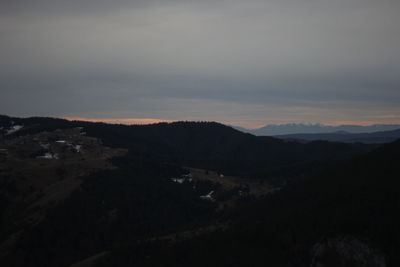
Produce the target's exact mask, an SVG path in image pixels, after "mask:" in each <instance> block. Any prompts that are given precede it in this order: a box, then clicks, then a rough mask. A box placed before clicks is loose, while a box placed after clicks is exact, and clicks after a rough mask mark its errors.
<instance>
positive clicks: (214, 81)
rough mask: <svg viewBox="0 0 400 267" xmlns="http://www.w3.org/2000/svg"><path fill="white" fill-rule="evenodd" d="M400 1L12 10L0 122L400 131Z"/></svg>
mask: <svg viewBox="0 0 400 267" xmlns="http://www.w3.org/2000/svg"><path fill="white" fill-rule="evenodd" d="M399 14H400V1H398V0H380V1H376V0H373V1H372V0H263V1H261V0H247V1H236V0H214V1H208V0H202V1H194V0H186V1H183V0H182V1H181V0H139V1H135V0H133V1H129V0H113V1H106V0H68V1H63V0H0V36H1V39H0V59H1V60H0V114H8V115H14V116H31V115H40V116H42V115H45V116H59V117H85V118H156V119H163V120H216V121H220V122H226V123H231V124H237V125H243V126H249V127H255V126H260V125H265V124H271V123H286V122H321V123H341V122H352V123H364V124H365V123H399V122H400V104H399V103H400V51H399V50H400V16H399Z"/></svg>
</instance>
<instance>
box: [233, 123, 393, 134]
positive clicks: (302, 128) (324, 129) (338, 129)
mask: <svg viewBox="0 0 400 267" xmlns="http://www.w3.org/2000/svg"><path fill="white" fill-rule="evenodd" d="M233 127H234V128H236V129H237V130H239V131H242V132H245V133H251V134H254V135H258V136H277V135H289V134H328V133H329V134H331V133H335V134H355V133H356V134H359V133H373V132H384V131H393V130H397V129H400V124H374V125H368V126H360V125H338V126H331V125H323V124H319V123H317V124H303V123H289V124H272V125H267V126H264V127H261V128H258V129H252V130H251V129H246V128H243V127H237V126H233Z"/></svg>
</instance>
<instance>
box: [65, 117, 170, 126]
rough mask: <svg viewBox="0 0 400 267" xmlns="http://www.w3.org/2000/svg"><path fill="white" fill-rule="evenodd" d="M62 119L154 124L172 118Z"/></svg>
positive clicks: (69, 118)
mask: <svg viewBox="0 0 400 267" xmlns="http://www.w3.org/2000/svg"><path fill="white" fill-rule="evenodd" d="M64 119H66V120H70V121H89V122H104V123H111V124H127V125H131V124H154V123H160V122H173V120H163V119H154V118H114V119H110V118H108V119H105V118H97V119H91V118H82V117H65V118H64Z"/></svg>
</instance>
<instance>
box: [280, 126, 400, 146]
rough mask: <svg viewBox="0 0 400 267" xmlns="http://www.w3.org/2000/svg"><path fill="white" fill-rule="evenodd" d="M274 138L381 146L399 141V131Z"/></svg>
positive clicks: (287, 135) (293, 135) (297, 135)
mask: <svg viewBox="0 0 400 267" xmlns="http://www.w3.org/2000/svg"><path fill="white" fill-rule="evenodd" d="M274 137H277V138H281V139H286V140H296V141H316V140H323V141H331V142H342V143H364V144H383V143H390V142H393V141H395V140H397V139H400V129H397V130H393V131H382V132H373V133H348V132H344V131H339V132H333V133H316V134H285V135H276V136H274Z"/></svg>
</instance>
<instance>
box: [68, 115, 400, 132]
mask: <svg viewBox="0 0 400 267" xmlns="http://www.w3.org/2000/svg"><path fill="white" fill-rule="evenodd" d="M61 118H63V119H66V120H69V121H74V120H75V121H88V122H104V123H110V124H125V125H147V124H156V123H172V122H178V121H215V122H219V123H222V124H225V125H228V126H238V127H243V128H246V129H248V130H254V129H259V128H262V127H266V126H269V125H288V124H305V125H322V126H349V125H352V126H373V125H397V124H399V125H400V122H399V123H393V122H383V121H329V122H326V123H321V122H301V121H298V122H282V123H266V124H260V123H257V124H252V126H250V124H248V123H240V122H236V123H232V122H228V121H225V122H224V121H216V120H170V119H158V118H133V117H130V118H129V117H128V118H86V117H61ZM243 125H247V126H243Z"/></svg>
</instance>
